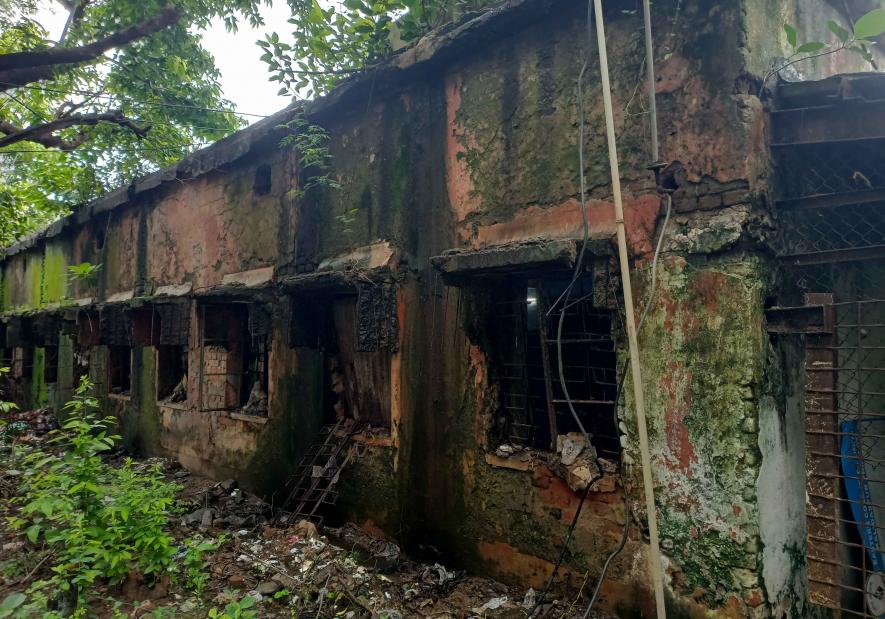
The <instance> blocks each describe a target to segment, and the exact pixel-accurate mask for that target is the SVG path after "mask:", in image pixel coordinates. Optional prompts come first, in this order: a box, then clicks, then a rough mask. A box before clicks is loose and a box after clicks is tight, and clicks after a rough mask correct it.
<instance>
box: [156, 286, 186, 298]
mask: <svg viewBox="0 0 885 619" xmlns="http://www.w3.org/2000/svg"><path fill="white" fill-rule="evenodd" d="M193 289H194V285H193V283H191V282H186V283H184V284H166V285H165V286H157V289H156V290H155V291H154V294H152V295H151V297H152V298H156V297H185V296H187V295H189V294H190V293H191V291H192V290H193Z"/></svg>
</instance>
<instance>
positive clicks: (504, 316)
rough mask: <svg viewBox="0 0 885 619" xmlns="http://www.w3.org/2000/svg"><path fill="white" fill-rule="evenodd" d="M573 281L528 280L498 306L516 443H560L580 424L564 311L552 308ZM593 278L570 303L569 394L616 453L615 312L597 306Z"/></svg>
mask: <svg viewBox="0 0 885 619" xmlns="http://www.w3.org/2000/svg"><path fill="white" fill-rule="evenodd" d="M569 281H570V280H569V279H560V280H545V281H534V280H527V281H524V282H523V283H521V284H520V285H517V286H514V287H513V289H512V291H511V293H510V294H511V296H510V297H509V298H508V299H507V300H505V301H501V302H498V303H497V304H496V306H495V317H494V319H495V322H496V324H497V325H498V333H497V337H496V341H497V349H498V355H499V356H500V361H499V362H498V363H497V364H496V365H497V368H498V369H497V380H498V384H499V385H500V391H501V393H500V397H501V409H502V411H503V412H504V433H505V436H506V437H507V439H508V440H510V441H513V442H514V443H517V444H521V445H526V446H531V447H536V448H543V449H548V448H549V449H555V448H556V437H557V435H559V434H566V433H568V432H573V431H576V430H577V424H576V423H575V421H574V419H573V417H572V414H571V411H570V410H569V407H568V403H567V401H566V398H565V393H564V392H563V391H562V388H561V385H560V381H559V367H560V366H559V358H558V355H557V338H556V334H557V328H558V321H559V312H558V311H555V310H554V311H553V312H549V315H548V308H550V307H551V306H552V304H553V303H554V302H555V301H556V299H557V298H558V297H559V296H560V295H561V294H562V292H563V290H564V289H565V287H566V286H567V285H568V283H569ZM593 297H594V292H593V286H592V281H591V278H590V277H589V276H586V277H584V278H582V279H581V280H579V282H578V284H577V285H576V286H575V288H574V289H573V290H572V293H571V300H570V301H569V303H568V305H567V306H566V314H565V321H564V323H563V332H562V369H563V375H564V377H565V381H566V386H567V388H568V391H569V398H570V399H571V402H572V405H573V406H574V407H575V410H576V412H577V413H578V415H579V417H580V419H581V423H582V424H583V425H584V426H585V428H587V429H588V430H589V431H590V432H591V433H592V439H593V443H594V446H595V447H596V449H597V451H598V453H599V455H600V456H602V457H605V458H611V459H617V457H618V454H619V450H620V444H619V439H618V433H617V428H616V427H615V423H614V407H615V405H616V401H617V377H616V374H617V371H616V367H615V366H616V352H615V343H614V339H613V337H612V321H613V312H611V311H610V310H607V309H601V308H598V307H595V306H594V303H593Z"/></svg>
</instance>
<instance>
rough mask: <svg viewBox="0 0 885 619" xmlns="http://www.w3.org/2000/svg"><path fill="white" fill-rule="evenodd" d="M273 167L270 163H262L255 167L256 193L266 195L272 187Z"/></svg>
mask: <svg viewBox="0 0 885 619" xmlns="http://www.w3.org/2000/svg"><path fill="white" fill-rule="evenodd" d="M271 180H272V177H271V167H270V166H269V165H260V166H258V167H257V168H256V169H255V183H254V185H253V186H252V188H253V190H254V191H255V195H258V196H266V195H267V194H269V193H270V189H271Z"/></svg>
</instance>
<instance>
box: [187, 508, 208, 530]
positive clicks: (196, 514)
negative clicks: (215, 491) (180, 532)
mask: <svg viewBox="0 0 885 619" xmlns="http://www.w3.org/2000/svg"><path fill="white" fill-rule="evenodd" d="M207 512H208V513H209V514H210V518H211V514H212V510H211V509H210V508H208V507H201V508H200V509H197V510H194V511H192V512H191V513H189V514H188V515H187V516H185V517H184V518H182V519H181V524H182V526H188V525H191V526H192V525H195V524H200V523H201V522H203V517H204V515H205V514H206V513H207ZM210 522H211V520H210Z"/></svg>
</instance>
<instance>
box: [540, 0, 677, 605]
mask: <svg viewBox="0 0 885 619" xmlns="http://www.w3.org/2000/svg"><path fill="white" fill-rule="evenodd" d="M645 17H646V30H647V29H648V28H649V23H650V20H649V16H648V12H647V10H646V15H645ZM592 38H593V9H592V0H588V2H587V41H588V49H587V53H586V55H585V59H584V63H583V65H582V66H581V71H580V73H579V74H578V123H579V130H578V163H579V166H580V191H581V228H582V234H583V239H582V245H581V251H580V252H579V254H578V257H577V260H576V262H575V270H574V272H573V274H572V280H571V282H570V283H569V285H568V286H567V287H566V289H565V290H564V291H563V292H562V294H560V296H559V298H557V299H556V301H555V302H554V303H553V304H552V305H551V307H550V309H549V310H548V311H547V315H548V316H549V315H550V314H551V313H552V312H553V311H554V310H555V309H557V307H558V306H559V305H560V304H562V307H561V308H559V321H558V325H557V332H556V348H557V351H556V352H557V363H558V366H559V367H558V369H559V381H560V387H561V389H562V391H563V394H564V399H565V401H566V403H567V404H568V407H569V411H570V412H571V414H572V417H573V418H574V420H575V422H576V424H577V426H578V428H579V430H580V431H581V433H582V434H583V435H584V438H585V440H586V441H587V445H588V446H589V445H590V438H589V434H588V433H587V431H586V429H585V428H584V425H583V423H582V422H581V420H580V418H579V416H578V414H577V411H576V410H575V408H574V404H573V402H572V399H571V397H570V396H569V393H568V387H567V385H566V381H565V376H564V370H563V359H562V328H563V324H564V322H565V312H566V311H567V310H568V308H569V307H571V306H572V305H573V304H570V303H569V299H570V297H571V293H572V289H573V288H574V286H575V284H576V283H577V281H578V279H579V278H580V275H581V269H582V268H583V262H584V255H585V250H586V247H587V242H588V237H589V233H588V223H587V214H586V176H585V171H584V118H585V115H584V74H585V73H586V70H587V65H588V62H589V53H590V51H589V50H590V48H591V47H592V45H591V43H592ZM651 96H652V97H654V93H653V92H652V93H651ZM652 109H654V107H652ZM655 120H656V119H655ZM655 128H656V123H655V122H653V123H652V135H653V137H652V151H653V158H654V159H655V160H656V159H657V154H658V153H657V150H658V149H657V131H656V130H655ZM655 163H657V161H656V162H655ZM666 197H667V207H666V213H665V216H664V222H663V224H662V226H661V231H660V233H659V236H658V241H657V244H656V245H655V252H654V255H653V258H652V267H651V285H650V286H649V292H648V298H647V299H646V303H645V307H644V308H643V311H642V314H641V315H640V318H639V323H638V325H637V332H639V331H641V329H642V325H643V323H644V322H645V318H646V316H647V315H648V312H649V310H650V309H651V306H652V303H653V300H654V294H655V290H656V288H657V266H658V261H659V258H660V252H661V248H662V246H663V242H664V235H665V234H666V231H667V224H668V223H669V221H670V214H671V211H672V204H673V200H672V196H671V195H670V194H669V193H668V194H667V196H666ZM579 301H580V299H579V300H578V301H576V303H577V302H579ZM628 355H629V353H628ZM628 362H629V356H628V359H626V360H625V363H624V366H623V368H622V371H621V376H620V378H619V381H618V387H617V393H618V400H620V397H621V395H622V394H623V386H624V382H625V379H626V369H627V363H628ZM612 415H613V418H614V422H615V427H618V425H619V423H618V422H619V420H618V414H617V406H615V407H614V408H613V412H612ZM597 468H598V470H599V473H598V474H597V475H596V476H594V477H593V479H592V480H591V481H590V482H589V483H588V484H587V487H586V488H585V490H584V493H583V494H582V495H581V499H580V501H579V503H578V507H577V509H576V510H575V515H574V517H573V518H572V522H571V524H570V525H569V528H568V532H567V534H566V538H565V540H564V541H563V545H562V548H561V549H560V553H559V556H558V558H557V561H556V563H555V564H554V567H553V571H552V572H551V574H550V577H549V578H548V580H547V582H546V584H545V586H544V588H543V589H542V591H541V593H540V595H539V596H538V598H537V601H536V602H535V605H534V606H533V607H532V610H531V612H530V613H529V617H534V616H535V613H536V611H537V609H538V608H539V607H540V605H541V604H542V603H543V601H544V598H545V597H546V595H547V593H548V592H549V590H550V587H551V586H552V584H553V582H554V580H555V578H556V575H557V573H558V572H559V569H560V567H561V566H562V563H563V560H564V558H565V554H566V552H567V550H568V545H569V543H570V541H571V538H572V535H573V534H574V530H575V527H576V526H577V522H578V518H579V517H580V514H581V510H582V508H583V506H584V502H585V501H586V499H587V496H588V495H589V493H590V489H591V488H592V487H593V484H595V483H596V482H597V481H599V480H600V479H602V477H603V472H602V471H603V469H602V466H601V462H600V461H599V458H598V457H597ZM618 469H619V473H620V477H621V486H622V489H623V493H624V527H623V531H622V534H621V539H620V541H619V542H618V545H617V546H616V547H615V548H614V549H613V550H612V552H611V553H609V555H608V556H607V557H606V560H605V562H604V563H603V566H602V570H601V571H600V574H599V577H598V578H597V581H596V585H595V587H594V589H593V594H592V596H591V597H590V601H589V603H588V605H587V608H586V609H585V611H584V614H583V618H584V619H587V617H589V616H590V613H591V612H592V609H593V607H594V605H595V604H596V601H597V599H598V597H599V592H600V591H601V589H602V584H603V582H604V581H605V577H606V574H607V573H608V569H609V567H610V566H611V563H612V561H613V560H614V559H615V557H616V556H617V555H618V554H620V552H621V551H622V550H623V549H624V547H625V546H626V544H627V539H628V537H629V531H630V491H629V488H628V486H627V483H626V480H625V479H624V476H623V463H619V467H618Z"/></svg>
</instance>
